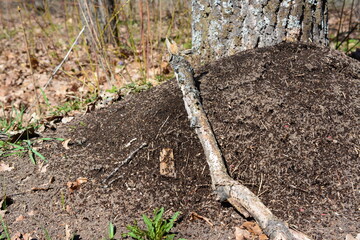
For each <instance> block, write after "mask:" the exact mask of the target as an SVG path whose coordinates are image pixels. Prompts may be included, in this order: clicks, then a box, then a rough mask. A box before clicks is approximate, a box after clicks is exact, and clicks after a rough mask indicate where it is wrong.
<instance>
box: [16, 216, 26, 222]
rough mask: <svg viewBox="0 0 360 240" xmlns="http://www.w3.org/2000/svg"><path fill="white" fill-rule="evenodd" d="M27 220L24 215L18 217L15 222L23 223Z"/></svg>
mask: <svg viewBox="0 0 360 240" xmlns="http://www.w3.org/2000/svg"><path fill="white" fill-rule="evenodd" d="M24 219H25V217H24V216H23V215H20V216H18V217H17V218H16V219H15V222H21V221H23V220H24Z"/></svg>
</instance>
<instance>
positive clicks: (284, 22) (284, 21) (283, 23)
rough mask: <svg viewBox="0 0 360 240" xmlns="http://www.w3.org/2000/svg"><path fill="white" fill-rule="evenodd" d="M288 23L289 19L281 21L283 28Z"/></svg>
mask: <svg viewBox="0 0 360 240" xmlns="http://www.w3.org/2000/svg"><path fill="white" fill-rule="evenodd" d="M287 22H288V19H287V18H283V19H281V26H282V27H286V24H287Z"/></svg>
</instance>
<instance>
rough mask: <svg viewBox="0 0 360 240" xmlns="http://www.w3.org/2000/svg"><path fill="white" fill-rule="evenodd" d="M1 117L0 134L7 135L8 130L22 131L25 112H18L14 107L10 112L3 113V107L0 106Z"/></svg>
mask: <svg viewBox="0 0 360 240" xmlns="http://www.w3.org/2000/svg"><path fill="white" fill-rule="evenodd" d="M1 110H2V111H1V116H0V133H4V134H5V133H7V132H8V131H10V130H22V129H24V128H25V124H24V122H23V117H24V113H25V110H24V109H21V110H18V109H16V108H15V107H14V106H13V107H12V108H11V111H9V112H7V111H5V108H4V106H3V105H1Z"/></svg>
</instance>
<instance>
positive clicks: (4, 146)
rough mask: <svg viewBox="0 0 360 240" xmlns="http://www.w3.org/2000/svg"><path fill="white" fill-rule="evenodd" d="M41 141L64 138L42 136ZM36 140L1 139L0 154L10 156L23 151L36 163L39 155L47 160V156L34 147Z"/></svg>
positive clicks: (61, 139)
mask: <svg viewBox="0 0 360 240" xmlns="http://www.w3.org/2000/svg"><path fill="white" fill-rule="evenodd" d="M38 140H39V141H50V140H57V141H64V139H63V138H40V139H38ZM22 143H25V144H22ZM33 144H34V141H31V140H21V141H18V142H17V143H10V142H5V141H0V156H3V157H8V156H11V155H19V154H23V153H26V152H27V153H28V156H29V159H30V160H31V162H32V163H33V164H36V157H39V158H40V159H41V160H43V161H45V162H46V161H47V160H46V158H45V157H44V156H43V155H42V154H41V153H39V152H38V151H37V150H36V149H35V148H33Z"/></svg>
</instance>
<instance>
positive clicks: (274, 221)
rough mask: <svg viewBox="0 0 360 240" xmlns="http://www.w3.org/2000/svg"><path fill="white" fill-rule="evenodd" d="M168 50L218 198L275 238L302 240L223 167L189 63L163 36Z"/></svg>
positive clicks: (303, 239) (174, 45)
mask: <svg viewBox="0 0 360 240" xmlns="http://www.w3.org/2000/svg"><path fill="white" fill-rule="evenodd" d="M166 45H167V47H168V50H169V52H170V54H171V57H170V60H169V62H170V64H171V66H172V68H173V69H174V71H175V76H176V79H177V81H178V85H179V87H180V89H181V91H182V93H183V100H184V104H185V109H186V111H187V114H188V118H189V119H190V126H191V127H193V128H194V129H195V132H196V133H197V135H198V137H199V139H200V142H201V144H202V147H203V149H204V153H205V156H206V161H207V163H208V165H209V169H210V176H211V182H212V187H213V190H214V191H215V193H217V195H218V197H219V199H220V200H221V201H228V202H229V203H230V204H232V205H233V206H234V207H235V208H236V209H237V210H239V211H240V212H241V213H243V214H244V215H247V214H250V216H253V217H254V219H255V220H256V221H257V222H258V224H259V226H260V227H261V228H262V229H263V230H264V232H265V233H266V234H267V235H268V236H269V237H270V239H274V240H305V239H309V238H308V237H306V236H305V235H301V236H299V235H298V234H294V233H293V230H290V229H289V228H288V227H287V225H286V224H285V223H284V222H282V221H281V220H280V219H278V218H277V217H275V216H274V215H273V214H272V212H271V211H270V209H268V208H267V207H266V206H265V205H264V204H263V203H262V202H261V200H260V199H259V198H258V197H257V196H256V195H255V194H254V193H252V192H251V191H250V190H249V189H248V188H247V187H245V186H243V185H242V184H240V183H239V182H237V181H235V180H233V179H232V178H231V177H230V176H229V174H228V172H227V169H226V167H225V164H224V159H223V156H222V153H221V151H220V148H219V146H218V143H217V141H216V138H215V136H214V134H213V131H212V128H211V125H210V122H209V120H208V118H207V116H206V114H205V111H204V109H203V107H202V104H201V101H200V93H199V91H198V89H197V88H196V85H195V81H194V73H193V69H192V67H191V65H190V63H189V62H188V61H187V60H186V59H185V58H184V57H182V56H180V55H179V50H178V48H177V46H176V43H174V42H170V41H169V40H168V39H167V40H166Z"/></svg>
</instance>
